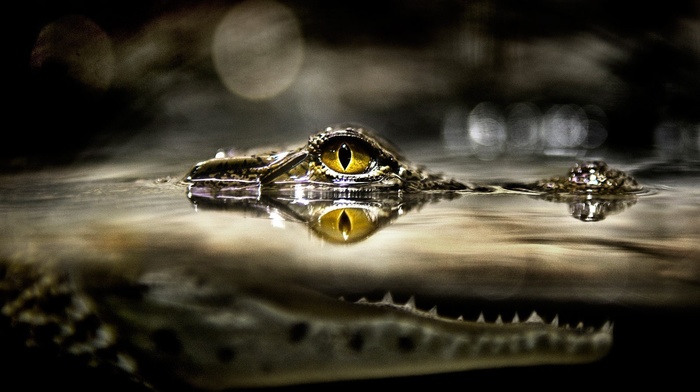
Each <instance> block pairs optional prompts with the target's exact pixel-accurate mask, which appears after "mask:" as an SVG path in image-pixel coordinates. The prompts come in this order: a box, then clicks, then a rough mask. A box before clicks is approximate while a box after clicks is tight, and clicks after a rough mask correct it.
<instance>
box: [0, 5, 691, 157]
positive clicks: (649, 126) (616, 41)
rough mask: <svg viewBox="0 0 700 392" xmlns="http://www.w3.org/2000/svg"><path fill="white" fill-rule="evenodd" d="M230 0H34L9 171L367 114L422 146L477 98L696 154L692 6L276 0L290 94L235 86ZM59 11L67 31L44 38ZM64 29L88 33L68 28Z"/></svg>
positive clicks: (21, 51)
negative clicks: (289, 40)
mask: <svg viewBox="0 0 700 392" xmlns="http://www.w3.org/2000/svg"><path fill="white" fill-rule="evenodd" d="M237 3H240V2H236V1H218V0H217V1H185V0H170V1H168V0H145V1H140V0H139V1H130V0H127V1H97V2H95V1H82V0H73V1H27V2H24V3H23V5H22V6H21V10H20V12H19V14H18V15H17V14H13V16H12V19H13V25H14V26H15V27H13V31H12V34H11V36H12V39H11V41H12V42H13V44H14V45H12V46H11V52H10V54H9V56H6V61H7V60H8V59H9V64H10V68H9V71H8V79H9V82H10V85H11V86H14V87H13V90H10V103H9V108H8V109H9V110H8V112H7V113H8V116H9V119H10V120H11V121H8V123H9V124H17V125H16V126H12V128H13V129H9V130H8V134H12V138H9V139H6V141H5V143H2V147H1V148H2V151H0V167H1V168H2V169H4V170H22V169H27V168H35V167H40V166H44V165H47V164H51V165H54V164H65V163H70V162H75V161H76V160H92V159H103V158H104V157H105V156H106V155H109V154H110V153H109V149H107V150H105V147H106V146H114V145H119V144H124V143H127V142H128V141H133V140H134V138H135V135H139V134H141V135H143V134H144V133H150V134H152V135H153V137H152V138H151V139H149V142H148V143H151V147H150V148H156V146H158V145H160V144H162V143H161V142H162V141H163V140H165V139H169V142H170V143H171V144H175V145H177V146H179V147H180V148H184V147H183V145H186V144H188V143H189V141H191V140H192V138H193V135H197V137H199V138H201V139H203V140H209V141H210V142H211V144H212V145H215V144H216V143H218V144H219V146H222V144H234V143H239V144H241V146H242V147H250V145H254V144H261V143H265V142H267V141H270V140H285V141H286V140H299V138H300V137H301V138H304V137H305V136H306V135H308V134H310V133H312V132H313V131H316V130H318V129H320V128H322V127H324V126H326V125H327V124H328V123H334V122H342V121H358V122H362V123H365V124H367V125H370V126H372V127H374V128H377V129H379V130H380V131H381V133H383V134H385V135H386V136H387V137H389V138H392V139H395V140H396V141H398V142H400V141H401V140H405V139H410V140H422V139H424V138H436V137H439V135H440V133H441V130H442V129H443V127H444V124H445V121H446V117H447V116H448V115H449V113H450V111H452V112H454V111H455V108H458V110H457V112H459V110H460V109H461V110H462V111H463V112H466V113H468V112H469V110H470V109H471V108H473V107H474V106H475V105H477V104H478V103H480V102H490V103H492V104H494V105H496V106H497V107H499V108H501V109H503V110H505V108H507V107H508V106H509V105H512V104H514V103H518V102H528V103H529V104H533V105H535V106H536V107H537V108H538V109H539V110H540V111H541V112H542V113H544V112H546V111H547V110H549V108H551V107H552V106H553V105H576V107H583V108H586V107H590V106H592V107H595V108H596V110H598V112H597V113H598V115H597V117H596V121H598V122H599V123H601V124H602V126H604V127H605V129H606V131H607V138H606V140H605V142H604V144H603V146H604V147H605V148H610V149H615V150H618V151H640V150H641V151H650V150H653V149H655V148H659V147H662V146H660V144H664V143H671V144H674V143H675V144H678V143H680V144H684V145H683V146H681V147H680V148H681V150H683V151H682V152H683V153H684V154H690V155H693V154H695V153H697V150H698V142H697V138H698V132H700V131H698V127H699V126H698V124H699V123H700V110H698V108H700V72H699V71H700V16H699V15H700V6H699V3H700V2H698V1H693V0H679V1H653V0H652V1H646V2H636V1H602V0H594V1H578V0H573V1H555V0H533V1H516V0H477V1H458V0H444V1H417V0H408V1H398V0H388V1H364V0H360V1H344V0H341V1H333V2H328V1H319V0H300V1H283V0H280V1H279V2H278V3H281V4H284V5H286V6H287V7H288V9H289V10H291V11H292V13H293V15H294V16H295V17H296V20H297V23H298V26H299V28H300V31H301V36H302V39H303V45H304V57H303V62H302V63H301V69H300V71H299V72H298V74H297V76H298V77H297V79H295V80H294V82H293V83H292V84H291V85H290V86H289V87H288V88H287V89H285V90H283V91H281V92H280V93H279V94H277V95H275V96H273V97H269V98H266V99H255V100H251V99H246V98H245V97H241V96H237V95H236V94H232V93H230V92H229V91H227V90H226V88H225V87H224V86H223V84H222V83H221V81H220V80H219V77H218V76H217V71H216V69H215V67H214V65H213V61H212V56H211V43H210V42H211V38H212V35H213V34H214V31H215V28H216V26H217V23H219V21H220V20H221V18H222V16H223V15H224V14H225V13H226V12H227V11H228V10H229V9H231V7H232V6H234V5H235V4H237ZM67 16H73V17H75V16H79V17H80V18H81V19H79V20H78V22H77V23H73V24H71V23H68V24H66V23H65V19H61V18H66V17H67ZM61 20H63V22H60V23H59V25H61V26H63V27H64V30H59V33H54V34H53V35H51V34H49V35H48V37H49V38H48V39H44V38H42V39H40V34H41V31H42V29H46V28H47V26H50V25H51V23H54V24H55V23H56V22H57V21H61ZM86 21H87V22H86ZM61 23H62V24H61ZM66 26H68V27H67V29H68V31H69V32H70V33H71V34H72V35H75V36H77V38H74V39H71V40H61V39H60V38H57V37H61V36H65V34H63V33H65V29H66ZM81 35H82V37H81ZM81 38H82V39H83V40H81ZM47 40H48V41H49V43H48V44H47ZM95 42H97V44H95ZM52 45H53V46H52ZM91 45H92V46H91ZM95 45H98V46H99V45H103V47H102V49H100V48H99V47H97V49H96V46H95ZM104 45H107V46H106V48H107V49H104V47H105V46H104ZM47 47H48V48H49V50H44V51H43V52H42V51H41V50H38V49H37V48H39V49H41V48H44V49H46V48H47ZM90 50H92V53H90ZM71 51H75V52H76V55H77V56H76V57H70V56H69V55H68V54H67V53H71ZM81 51H82V52H81ZM79 52H80V53H79ZM100 56H103V57H105V56H106V57H109V58H108V59H107V60H105V59H102V58H100ZM76 59H77V60H76ZM80 61H83V63H80ZM100 72H102V73H101V74H100ZM91 74H92V75H93V76H92V77H91V76H90V75H91ZM95 75H97V76H95ZM309 80H311V81H313V83H310V82H309ZM173 108H175V109H173ZM587 113H588V114H589V118H593V117H591V113H590V111H589V112H587ZM600 113H603V114H602V115H601V114H600ZM12 120H16V121H12ZM15 127H17V128H16V129H14V128H15ZM272 130H274V131H272ZM182 135H187V137H182ZM688 135H690V136H688ZM180 137H182V138H181V139H178V138H180ZM688 137H689V138H690V141H688ZM679 139H682V140H685V142H683V141H681V142H679V141H678V140H679ZM302 140H303V139H302ZM134 143H138V145H139V146H141V147H144V143H143V142H142V141H141V140H140V139H139V141H138V142H134ZM148 143H145V144H148ZM144 148H146V150H148V147H144ZM687 150H690V152H688V151H687ZM674 151H675V150H674ZM676 152H677V151H676Z"/></svg>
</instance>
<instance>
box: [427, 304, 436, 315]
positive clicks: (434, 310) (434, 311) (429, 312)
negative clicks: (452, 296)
mask: <svg viewBox="0 0 700 392" xmlns="http://www.w3.org/2000/svg"><path fill="white" fill-rule="evenodd" d="M428 314H430V315H431V316H437V315H438V312H437V305H436V306H433V307H432V308H431V309H430V310H429V311H428Z"/></svg>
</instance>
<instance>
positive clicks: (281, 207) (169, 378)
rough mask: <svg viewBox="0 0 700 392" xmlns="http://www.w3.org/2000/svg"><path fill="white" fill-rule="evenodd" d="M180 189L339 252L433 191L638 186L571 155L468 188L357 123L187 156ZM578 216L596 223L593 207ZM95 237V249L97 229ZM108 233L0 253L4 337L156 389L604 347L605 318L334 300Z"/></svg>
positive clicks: (608, 331)
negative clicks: (73, 257)
mask: <svg viewBox="0 0 700 392" xmlns="http://www.w3.org/2000/svg"><path fill="white" fill-rule="evenodd" d="M181 182H182V183H184V184H186V188H187V197H188V198H189V200H190V202H191V203H192V204H193V205H195V206H196V207H197V208H200V207H202V208H206V207H207V206H212V207H213V208H219V209H221V208H223V209H227V208H229V207H231V208H234V209H235V208H238V207H240V206H244V207H243V208H253V209H256V210H259V211H264V212H265V213H272V212H275V213H280V212H282V213H284V214H285V215H286V217H285V218H283V219H288V220H295V221H302V222H304V223H307V224H308V225H309V227H310V228H311V229H312V230H313V231H314V232H316V233H318V234H319V235H320V236H322V237H323V238H324V239H326V240H328V241H329V242H336V243H343V244H346V245H347V244H352V243H355V242H356V241H361V240H363V239H365V238H367V237H368V236H371V235H372V234H373V233H374V232H375V231H376V230H377V229H378V228H379V227H381V226H382V225H387V224H389V223H391V222H392V221H394V220H396V219H398V218H399V217H400V216H402V215H403V214H405V213H407V212H409V211H410V210H411V209H412V208H415V207H418V206H420V205H422V204H423V203H426V202H431V201H436V200H441V199H449V198H456V197H462V196H464V195H470V194H491V193H513V194H523V195H526V196H532V197H543V198H545V200H553V201H567V202H571V201H572V200H574V201H575V202H576V203H579V202H581V200H584V201H591V200H594V201H595V200H598V198H603V200H611V201H612V200H616V199H617V198H620V199H623V200H625V199H626V198H627V197H633V196H634V195H635V194H636V193H638V192H639V191H640V190H641V189H642V188H641V186H640V185H639V184H638V183H637V182H636V181H635V180H634V179H633V178H632V177H631V176H629V175H627V174H625V173H624V172H622V171H619V170H615V169H610V168H609V167H608V166H607V165H606V164H604V163H602V162H593V163H582V164H578V165H577V166H575V167H574V168H572V169H571V171H570V174H569V175H567V176H563V177H552V178H550V179H545V180H541V181H537V182H533V183H524V184H511V183H505V184H486V185H473V184H466V183H463V182H460V181H457V180H454V179H449V178H445V177H443V176H442V175H439V174H434V173H431V172H428V171H427V170H425V169H423V168H422V167H417V166H414V165H412V164H410V163H408V161H407V160H406V159H405V158H404V157H402V156H401V155H400V154H399V153H397V152H396V150H395V149H394V148H393V147H391V146H390V144H388V143H387V142H385V141H383V140H381V139H380V138H379V137H377V136H376V135H374V134H373V133H372V131H370V130H368V129H366V128H363V127H359V126H355V125H342V126H334V127H329V128H327V129H325V130H324V131H322V132H320V133H318V134H316V135H313V136H311V137H310V138H309V141H308V143H307V144H306V145H304V146H302V147H299V148H295V149H291V150H289V151H282V152H270V153H267V154H261V155H253V156H245V157H240V156H226V155H225V154H219V155H218V156H217V157H215V158H212V159H210V160H206V161H203V162H200V163H197V164H196V165H195V166H194V167H193V168H192V170H191V171H190V172H189V173H188V174H187V175H186V176H185V177H184V178H183V179H182V181H181ZM577 214H578V215H579V216H578V218H579V219H582V220H595V219H600V218H599V217H598V218H596V216H595V213H594V214H592V215H591V214H590V211H588V212H583V211H579V212H578V213H577ZM584 215H586V216H593V218H592V219H583V218H582V217H583V216H584ZM96 241H98V242H99V243H100V246H102V247H103V246H104V244H103V241H105V240H104V239H103V238H102V237H99V236H98V238H97V239H96ZM115 241H116V243H117V244H118V245H115V246H118V247H119V252H121V254H122V256H121V257H122V259H123V262H121V263H119V264H118V265H111V264H109V263H91V264H90V265H89V266H70V265H66V264H64V263H41V264H40V265H34V264H32V263H24V262H4V261H3V263H2V268H1V269H0V272H1V273H2V274H1V278H2V279H0V299H2V303H1V305H2V306H1V312H0V313H1V314H2V317H0V322H1V323H0V324H2V325H0V326H2V327H3V330H12V331H14V332H13V333H12V334H11V335H9V336H12V337H13V338H15V339H16V340H19V341H21V342H23V343H24V344H25V345H26V346H27V347H40V348H45V349H46V350H47V351H48V352H49V353H52V355H53V353H56V352H59V353H61V354H60V356H59V358H65V357H71V358H78V361H83V362H85V365H86V366H92V367H99V368H109V369H114V372H116V373H118V374H119V375H120V377H124V378H127V379H129V380H134V382H136V383H138V384H139V385H144V386H146V387H147V388H151V387H153V388H156V389H163V390H167V389H169V388H170V387H172V388H173V389H178V388H179V387H181V386H182V384H184V385H188V386H189V387H192V388H196V389H201V390H221V389H230V388H247V387H272V386H288V385H298V384H309V383H320V382H334V381H343V380H358V379H373V378H386V377H399V376H413V375H424V374H435V373H444V372H457V371H464V370H472V369H483V368H502V367H512V366H533V365H543V364H573V363H587V362H591V361H596V360H598V359H600V358H602V357H604V356H605V355H606V354H607V353H608V352H609V351H610V349H611V346H612V341H613V334H612V330H613V327H612V323H611V322H605V323H598V324H596V325H586V326H584V325H583V324H582V323H578V324H576V323H575V324H573V326H571V325H569V324H567V323H560V322H559V317H558V316H557V315H547V316H544V315H541V314H538V313H536V312H534V311H533V310H534V309H523V312H525V313H518V312H516V313H510V314H508V315H503V316H501V315H498V316H496V317H486V316H484V315H483V314H481V315H478V316H476V317H462V316H455V317H453V316H452V315H450V316H448V315H445V314H442V313H439V312H438V311H437V308H429V307H419V306H417V305H416V300H415V298H414V297H410V298H407V299H406V298H404V299H403V300H400V301H398V300H395V299H394V295H396V294H394V295H392V293H391V292H386V294H385V295H384V296H383V297H381V298H376V297H364V296H363V297H360V298H351V297H350V296H343V297H340V298H338V296H334V295H331V294H330V293H328V292H327V290H318V289H317V288H315V287H309V286H307V285H305V284H303V282H299V281H298V280H295V279H292V278H289V277H286V276H285V275H284V272H279V273H272V272H271V271H268V270H265V269H264V268H263V267H260V266H258V267H254V268H252V269H250V270H241V269H240V268H241V267H240V266H239V265H238V264H235V263H232V264H230V265H229V264H225V266H222V264H206V265H205V264H204V263H205V260H206V259H207V258H212V257H215V256H216V252H215V251H212V253H211V254H209V255H208V256H207V255H206V254H204V255H202V256H201V259H199V258H198V259H196V260H190V259H188V260H186V261H185V262H180V263H178V262H175V261H173V260H178V257H180V254H179V253H183V252H185V251H186V249H187V247H188V242H184V243H183V244H178V241H177V239H173V240H172V241H170V242H167V243H168V244H169V246H170V248H172V249H169V250H164V252H170V253H165V255H164V256H163V257H160V258H159V259H158V260H160V261H158V260H149V262H148V263H143V264H139V263H140V262H136V263H135V262H133V260H144V259H146V258H147V257H149V256H152V255H153V254H154V253H158V250H157V249H156V250H153V249H150V248H146V249H147V251H145V252H146V253H145V255H146V257H144V254H141V253H139V247H138V246H136V247H134V248H133V250H132V249H131V247H130V246H129V244H130V242H129V241H128V240H122V239H118V240H115ZM120 241H126V242H125V243H122V242H120ZM139 241H140V242H138V244H142V243H144V242H145V243H148V240H147V238H146V239H143V240H139ZM190 241H191V240H190ZM141 246H143V245H141ZM197 249H199V250H200V251H204V250H205V249H206V248H205V247H201V248H197ZM195 253H196V252H195ZM193 254H194V253H193V252H192V251H191V250H190V251H189V253H186V255H189V256H187V257H192V255H193ZM166 256H167V257H166ZM239 256H240V257H241V258H243V259H245V255H239ZM269 257H270V258H273V259H275V258H279V259H283V258H284V257H285V255H284V254H283V253H279V254H270V255H269ZM133 264H137V265H136V266H134V265H133ZM204 267H206V268H204ZM258 268H259V269H258ZM521 317H522V319H521Z"/></svg>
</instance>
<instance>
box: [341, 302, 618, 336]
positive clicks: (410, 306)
mask: <svg viewBox="0 0 700 392" xmlns="http://www.w3.org/2000/svg"><path fill="white" fill-rule="evenodd" d="M340 299H341V300H342V301H345V298H344V297H340ZM355 303H356V304H362V305H372V306H390V307H392V308H397V309H402V310H405V311H408V312H411V313H415V314H418V315H421V316H424V317H430V318H439V317H440V316H439V315H438V310H437V306H433V307H432V308H431V309H430V310H428V311H427V312H426V311H424V310H421V309H418V308H417V307H416V299H415V297H414V296H411V297H410V298H409V299H408V301H406V303H404V304H398V303H396V302H394V298H393V297H392V296H391V293H390V292H387V293H386V294H384V298H382V299H381V300H380V301H376V302H372V301H369V300H368V299H367V298H366V297H362V298H360V299H359V300H357V301H355ZM457 320H458V321H464V317H463V316H459V317H457ZM475 321H476V322H477V323H486V319H485V318H484V313H483V312H481V313H479V317H478V318H477V319H476V320H475ZM520 322H521V321H520V317H519V316H518V313H515V316H514V317H513V320H511V321H510V324H518V323H520ZM493 323H494V324H504V322H503V318H502V317H501V315H500V314H499V315H498V317H497V318H496V321H494V322H493ZM524 323H537V324H545V321H544V320H543V319H542V317H540V315H538V314H537V312H535V311H534V310H533V311H532V313H530V316H529V317H528V318H527V320H525V321H524ZM549 324H550V325H551V326H553V327H559V315H555V316H554V318H553V319H552V321H551V322H550V323H549ZM564 328H566V329H572V327H571V326H570V325H569V324H565V325H564ZM612 328H613V324H612V323H611V322H609V321H606V322H605V324H603V326H602V327H600V331H601V332H612ZM574 329H576V330H580V331H583V330H584V325H583V322H579V323H578V324H577V325H576V327H574ZM593 331H594V328H593V327H588V328H586V332H593Z"/></svg>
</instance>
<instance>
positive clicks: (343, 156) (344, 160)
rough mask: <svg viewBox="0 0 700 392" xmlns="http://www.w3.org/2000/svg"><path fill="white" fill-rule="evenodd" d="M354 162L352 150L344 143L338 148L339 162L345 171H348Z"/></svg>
mask: <svg viewBox="0 0 700 392" xmlns="http://www.w3.org/2000/svg"><path fill="white" fill-rule="evenodd" d="M351 160H352V150H350V147H348V145H347V144H346V143H343V144H341V145H340V147H339V148H338V161H340V164H341V165H342V166H343V169H347V168H348V166H349V165H350V161H351Z"/></svg>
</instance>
